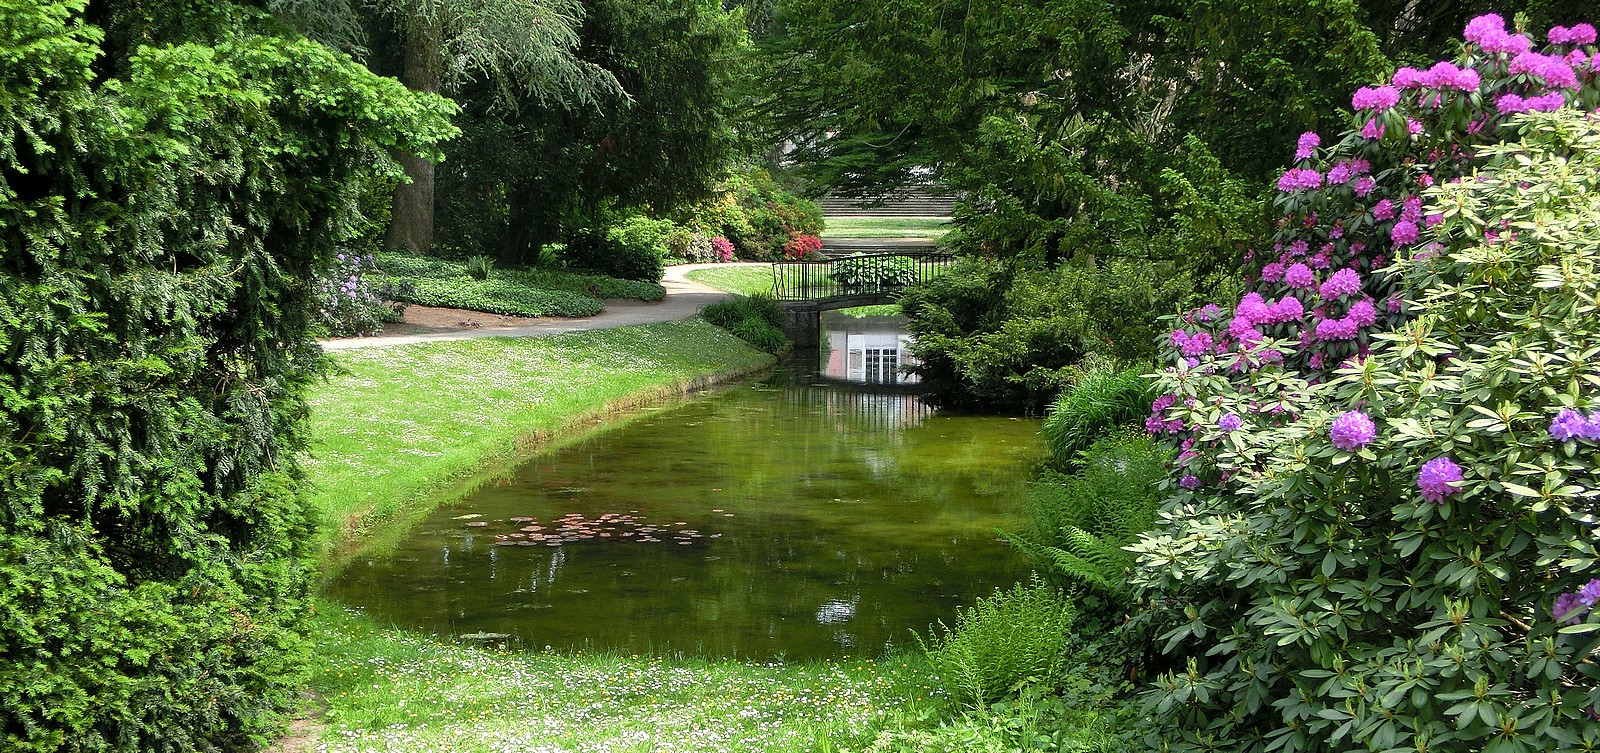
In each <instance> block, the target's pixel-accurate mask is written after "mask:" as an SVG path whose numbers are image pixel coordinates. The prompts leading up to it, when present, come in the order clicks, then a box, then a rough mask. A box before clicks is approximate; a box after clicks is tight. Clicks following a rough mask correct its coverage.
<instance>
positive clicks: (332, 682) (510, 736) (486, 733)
mask: <svg viewBox="0 0 1600 753" xmlns="http://www.w3.org/2000/svg"><path fill="white" fill-rule="evenodd" d="M316 629H317V635H318V637H319V644H320V645H319V647H318V651H317V656H316V659H315V664H314V667H313V686H314V687H315V688H316V689H317V691H318V692H320V693H321V694H322V695H323V697H324V699H325V701H326V703H327V706H328V713H327V718H326V722H325V723H326V725H327V728H326V730H325V731H324V734H323V736H322V739H323V741H324V742H323V744H324V745H325V746H326V747H325V748H324V750H326V751H328V752H329V753H366V752H367V751H400V750H404V751H425V750H441V751H443V750H448V751H455V752H456V753H471V752H474V751H483V752H484V753H488V752H489V751H507V750H537V751H641V752H645V751H649V752H651V753H655V752H657V751H662V752H665V751H706V752H709V751H795V752H796V753H800V752H801V751H806V752H809V751H828V750H838V749H840V748H841V747H847V748H851V749H857V750H859V749H861V747H863V746H864V745H866V744H868V743H870V742H871V740H872V739H873V738H874V737H875V736H876V735H877V734H878V731H879V730H880V729H882V728H884V727H886V726H893V725H894V724H895V723H896V720H898V719H901V718H904V717H905V715H907V714H912V713H916V712H917V710H918V709H921V708H924V707H926V706H928V705H929V704H930V703H932V698H933V692H934V691H933V690H932V687H931V685H930V678H929V677H928V675H927V672H926V670H925V668H924V667H923V666H922V665H920V664H918V663H917V662H916V661H915V660H910V659H908V660H903V661H902V660H886V661H879V662H869V661H851V662H815V663H805V664H754V663H747V662H735V661H717V662H714V661H705V660H700V659H692V658H681V657H680V658H662V657H652V656H627V655H618V654H581V653H580V654H569V653H548V652H508V651H502V650H496V649H494V648H483V647H468V646H458V645H452V644H449V643H445V642H442V641H439V640H436V639H434V638H430V637H427V636H420V635H416V634H414V633H407V632H403V631H398V630H392V629H387V628H385V627H383V626H381V625H377V624H375V623H373V622H372V621H371V620H369V619H366V618H364V617H362V616H360V615H357V614H354V613H351V612H349V611H347V610H345V609H342V608H339V607H337V606H333V605H324V606H323V607H322V609H321V610H320V614H319V617H318V623H317V625H316Z"/></svg>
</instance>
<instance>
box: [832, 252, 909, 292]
mask: <svg viewBox="0 0 1600 753" xmlns="http://www.w3.org/2000/svg"><path fill="white" fill-rule="evenodd" d="M828 278H829V279H831V280H832V281H833V282H834V283H835V284H837V285H838V286H839V287H840V288H842V289H843V290H844V292H845V293H847V294H853V293H885V292H895V291H899V290H903V289H905V287H906V286H907V285H910V284H912V283H914V282H916V281H917V268H916V263H915V262H914V261H912V260H911V259H910V258H909V257H904V256H876V255H873V256H863V255H851V256H846V257H844V258H842V259H836V260H834V262H833V263H832V264H830V265H828Z"/></svg>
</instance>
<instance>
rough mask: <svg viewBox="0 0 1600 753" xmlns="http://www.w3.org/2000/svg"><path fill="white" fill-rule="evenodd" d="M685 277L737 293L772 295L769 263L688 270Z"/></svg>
mask: <svg viewBox="0 0 1600 753" xmlns="http://www.w3.org/2000/svg"><path fill="white" fill-rule="evenodd" d="M687 277H688V278H689V279H691V280H694V281H695V282H698V283H701V284H703V285H710V286H711V287H713V288H716V289H718V290H724V291H727V292H729V293H737V294H739V295H753V294H756V293H762V294H765V295H772V266H771V265H770V264H728V265H725V266H717V267H707V268H705V269H696V270H694V271H692V272H690V273H689V274H688V275H687Z"/></svg>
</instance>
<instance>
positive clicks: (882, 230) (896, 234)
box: [822, 217, 951, 238]
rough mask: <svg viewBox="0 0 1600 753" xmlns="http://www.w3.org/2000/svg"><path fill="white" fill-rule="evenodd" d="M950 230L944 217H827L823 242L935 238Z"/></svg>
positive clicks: (947, 220)
mask: <svg viewBox="0 0 1600 753" xmlns="http://www.w3.org/2000/svg"><path fill="white" fill-rule="evenodd" d="M950 229H951V225H950V220H949V218H946V217H829V218H827V219H826V220H825V227H824V228H823V230H822V237H823V238H938V237H939V236H942V235H944V234H945V233H946V232H948V231H949V230H950Z"/></svg>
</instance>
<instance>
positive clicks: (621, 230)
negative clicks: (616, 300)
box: [556, 217, 671, 283]
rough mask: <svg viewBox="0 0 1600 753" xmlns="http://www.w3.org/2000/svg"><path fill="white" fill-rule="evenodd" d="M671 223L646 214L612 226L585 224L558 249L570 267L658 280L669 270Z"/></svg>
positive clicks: (560, 255)
mask: <svg viewBox="0 0 1600 753" xmlns="http://www.w3.org/2000/svg"><path fill="white" fill-rule="evenodd" d="M670 233H671V223H669V222H664V223H660V224H658V222H657V221H655V220H650V219H647V218H644V217H637V218H633V219H632V220H629V221H626V222H624V223H622V224H620V225H615V226H612V227H596V228H585V229H583V230H579V231H577V232H575V233H573V234H572V235H570V236H568V238H567V244H566V246H564V247H562V248H561V249H560V250H559V251H557V252H556V255H557V258H559V259H561V263H562V264H565V265H567V266H568V267H570V268H572V269H575V270H578V271H581V272H591V273H594V274H601V275H606V276H608V277H620V278H622V279H624V280H639V281H641V282H648V283H658V282H660V281H661V277H662V276H663V275H664V274H666V262H665V261H664V260H665V258H666V254H667V248H666V239H667V236H668V235H669V234H670Z"/></svg>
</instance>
